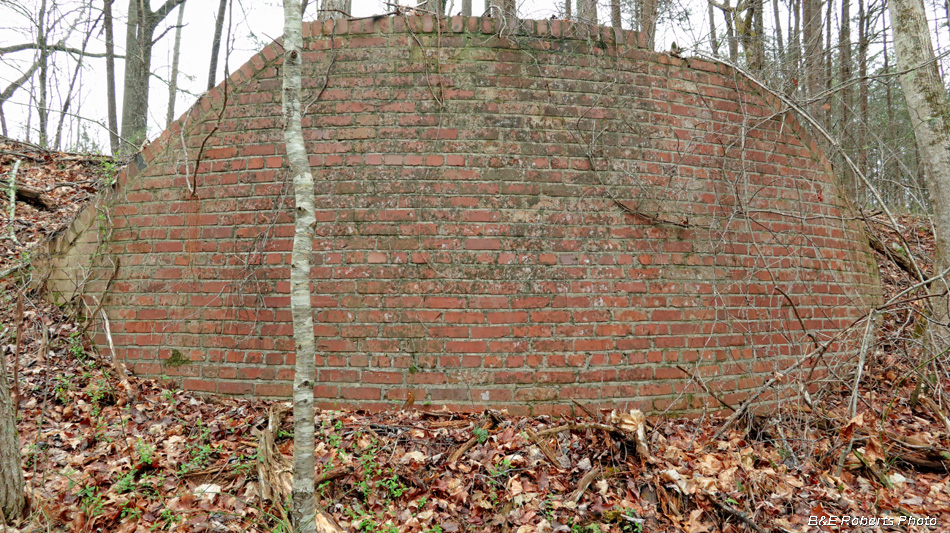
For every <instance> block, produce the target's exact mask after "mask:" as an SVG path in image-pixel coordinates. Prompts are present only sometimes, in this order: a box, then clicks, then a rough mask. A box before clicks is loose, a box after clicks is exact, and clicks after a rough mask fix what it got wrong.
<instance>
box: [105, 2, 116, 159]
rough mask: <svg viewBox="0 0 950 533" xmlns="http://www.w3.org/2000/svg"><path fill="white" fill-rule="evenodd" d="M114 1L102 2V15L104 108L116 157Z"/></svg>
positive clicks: (110, 144) (111, 144) (110, 140)
mask: <svg viewBox="0 0 950 533" xmlns="http://www.w3.org/2000/svg"><path fill="white" fill-rule="evenodd" d="M114 1H115V0H104V2H103V8H102V13H103V16H104V17H105V21H104V24H105V26H106V100H107V102H106V107H107V108H108V113H109V146H110V147H111V148H112V155H114V156H117V155H119V118H118V116H117V114H116V97H115V37H114V36H113V34H112V32H113V25H112V21H113V19H112V2H114Z"/></svg>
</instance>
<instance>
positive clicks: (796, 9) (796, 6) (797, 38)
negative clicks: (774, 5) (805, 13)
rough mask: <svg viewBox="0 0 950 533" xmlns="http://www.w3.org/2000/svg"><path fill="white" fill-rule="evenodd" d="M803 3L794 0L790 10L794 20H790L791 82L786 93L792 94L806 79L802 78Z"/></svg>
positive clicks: (789, 53)
mask: <svg viewBox="0 0 950 533" xmlns="http://www.w3.org/2000/svg"><path fill="white" fill-rule="evenodd" d="M801 4H802V0H792V6H791V9H790V11H791V12H792V14H794V17H793V21H790V22H789V28H792V29H790V30H789V36H788V64H789V71H790V72H789V77H790V78H791V79H790V80H789V81H790V83H789V84H788V86H787V87H786V94H788V95H791V94H792V93H794V92H795V91H797V90H798V89H799V87H801V86H802V85H803V84H804V83H805V80H803V79H802V70H801V66H802V44H801V31H802V26H801V15H802V10H801V7H802V6H801Z"/></svg>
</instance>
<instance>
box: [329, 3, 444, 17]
mask: <svg viewBox="0 0 950 533" xmlns="http://www.w3.org/2000/svg"><path fill="white" fill-rule="evenodd" d="M350 4H351V0H323V1H322V2H321V3H320V12H319V13H317V19H318V20H330V19H342V18H346V16H347V15H349V14H350ZM427 8H428V4H427Z"/></svg>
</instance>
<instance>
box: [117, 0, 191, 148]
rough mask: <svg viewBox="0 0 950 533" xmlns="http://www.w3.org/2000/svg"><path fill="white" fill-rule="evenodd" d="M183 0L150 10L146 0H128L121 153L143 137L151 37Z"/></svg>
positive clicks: (170, 0) (144, 133) (146, 115)
mask: <svg viewBox="0 0 950 533" xmlns="http://www.w3.org/2000/svg"><path fill="white" fill-rule="evenodd" d="M184 1H185V0H165V3H164V4H162V5H161V7H159V8H158V9H157V10H156V11H152V10H151V7H150V6H149V0H129V23H128V29H127V31H126V38H125V48H126V54H125V83H124V84H123V86H124V90H123V93H122V98H123V101H122V138H123V139H124V140H125V141H126V142H125V144H123V145H122V146H121V147H120V152H121V153H129V152H131V151H134V150H138V148H139V147H140V146H141V145H142V142H143V141H145V135H146V130H147V125H148V123H147V118H148V84H149V81H150V79H151V75H150V71H151V68H152V45H153V44H154V43H153V42H152V40H153V39H154V37H155V28H156V27H157V25H158V23H160V22H161V21H162V20H164V19H165V17H166V16H168V14H169V13H170V12H171V10H172V9H175V7H177V6H178V5H179V4H181V3H182V2H184Z"/></svg>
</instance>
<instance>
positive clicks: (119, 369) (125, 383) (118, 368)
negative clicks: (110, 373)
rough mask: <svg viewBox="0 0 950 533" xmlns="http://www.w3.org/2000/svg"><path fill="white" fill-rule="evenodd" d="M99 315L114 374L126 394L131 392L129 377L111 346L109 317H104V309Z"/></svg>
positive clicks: (113, 347)
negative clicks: (117, 376)
mask: <svg viewBox="0 0 950 533" xmlns="http://www.w3.org/2000/svg"><path fill="white" fill-rule="evenodd" d="M99 313H100V314H101V315H102V328H103V329H104V330H105V333H106V341H108V343H109V351H110V352H111V353H112V366H113V367H114V368H115V372H116V374H118V375H119V383H121V384H122V387H123V388H125V390H126V392H128V391H130V390H132V388H131V386H129V375H128V374H127V373H126V371H125V366H124V365H123V364H122V363H121V362H120V361H119V358H118V357H117V356H116V354H115V346H114V345H113V344H112V329H111V328H110V327H109V317H108V316H106V310H105V309H99Z"/></svg>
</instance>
